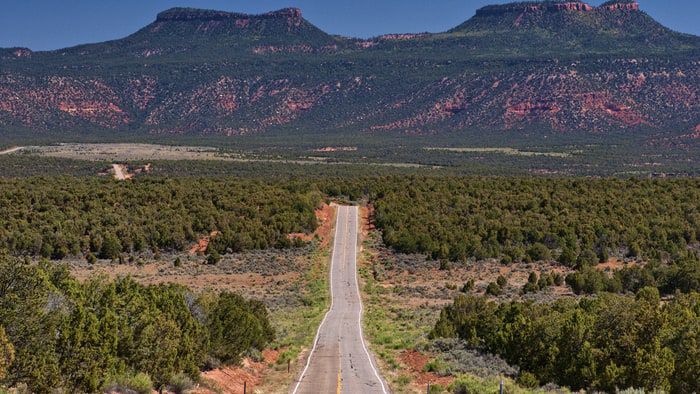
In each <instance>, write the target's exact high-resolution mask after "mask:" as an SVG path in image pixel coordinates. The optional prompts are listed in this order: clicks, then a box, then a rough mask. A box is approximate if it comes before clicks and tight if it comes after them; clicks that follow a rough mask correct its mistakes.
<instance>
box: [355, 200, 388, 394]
mask: <svg viewBox="0 0 700 394" xmlns="http://www.w3.org/2000/svg"><path fill="white" fill-rule="evenodd" d="M359 222H360V220H359V210H357V212H356V213H355V236H356V237H357V238H356V239H355V245H354V246H355V259H354V263H353V264H354V265H355V286H356V287H357V297H358V298H359V299H360V319H359V320H358V322H357V325H358V326H359V327H360V342H361V343H362V348H363V349H364V350H365V354H367V360H368V361H369V366H370V367H372V371H374V376H376V377H377V380H379V384H381V385H382V393H384V394H387V391H386V388H385V387H384V380H382V378H381V377H380V376H379V372H378V371H377V368H375V367H374V363H373V362H372V356H370V354H369V350H367V345H365V336H364V334H363V332H362V313H363V311H364V308H363V306H362V293H360V282H358V280H357V242H358V240H359V238H360V237H359V236H358V227H359Z"/></svg>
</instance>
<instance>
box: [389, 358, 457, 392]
mask: <svg viewBox="0 0 700 394" xmlns="http://www.w3.org/2000/svg"><path fill="white" fill-rule="evenodd" d="M399 360H400V361H401V363H402V364H403V365H405V366H407V367H408V370H409V371H410V373H411V376H413V384H414V385H417V386H420V387H425V386H427V385H428V383H430V384H439V385H441V386H443V387H447V386H449V385H450V383H452V381H453V380H454V377H452V376H438V375H436V374H435V373H433V372H426V371H425V365H426V364H427V363H428V361H430V357H429V356H426V355H425V354H422V353H420V352H417V351H415V350H405V351H403V352H402V353H401V355H400V356H399Z"/></svg>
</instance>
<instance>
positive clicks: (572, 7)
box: [476, 1, 595, 16]
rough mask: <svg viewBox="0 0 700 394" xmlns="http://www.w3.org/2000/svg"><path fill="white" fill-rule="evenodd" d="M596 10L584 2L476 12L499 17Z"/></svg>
mask: <svg viewBox="0 0 700 394" xmlns="http://www.w3.org/2000/svg"><path fill="white" fill-rule="evenodd" d="M594 9H595V8H594V7H592V6H590V5H588V4H586V3H584V2H582V1H569V2H557V1H545V2H522V3H511V4H503V5H489V6H486V7H483V8H480V9H478V10H477V11H476V16H498V15H504V14H509V13H522V12H544V11H583V12H585V11H593V10H594Z"/></svg>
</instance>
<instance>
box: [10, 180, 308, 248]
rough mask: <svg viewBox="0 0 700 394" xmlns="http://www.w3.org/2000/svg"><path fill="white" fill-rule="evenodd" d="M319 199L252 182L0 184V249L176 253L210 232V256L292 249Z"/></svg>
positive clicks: (287, 188)
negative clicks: (213, 253)
mask: <svg viewBox="0 0 700 394" xmlns="http://www.w3.org/2000/svg"><path fill="white" fill-rule="evenodd" d="M320 201H321V196H320V195H319V194H318V193H313V192H309V191H308V188H305V187H297V186H296V185H295V184H294V183H291V182H287V183H267V182H262V181H257V180H237V179H226V180H215V179H208V178H199V179H182V180H177V179H143V180H136V181H134V182H129V183H118V182H115V181H110V180H100V179H95V178H71V177H56V178H30V179H25V180H0V249H7V250H8V251H10V252H12V253H14V254H26V255H32V256H36V255H40V256H43V257H47V258H52V259H60V258H63V257H66V256H68V255H73V256H76V255H88V254H93V255H95V256H97V257H101V258H107V259H114V258H117V257H119V256H120V255H121V254H122V253H133V252H140V251H145V250H151V251H158V250H174V251H182V250H185V249H186V248H188V247H189V246H190V245H191V244H192V243H193V242H195V241H197V240H198V239H199V238H201V237H202V236H205V235H209V234H210V233H211V232H213V231H217V232H218V233H219V235H217V237H216V239H215V242H213V243H212V248H214V249H216V250H217V252H219V253H223V252H226V251H234V252H236V251H241V250H248V249H265V248H270V247H286V246H291V241H290V240H289V238H288V235H289V234H291V233H309V232H312V231H313V230H314V229H315V228H316V217H315V216H314V210H315V208H316V207H317V205H318V204H319V203H320Z"/></svg>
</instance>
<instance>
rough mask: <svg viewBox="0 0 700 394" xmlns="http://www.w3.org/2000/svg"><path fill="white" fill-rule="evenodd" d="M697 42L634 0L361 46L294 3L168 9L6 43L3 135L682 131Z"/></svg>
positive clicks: (689, 115) (698, 78)
mask: <svg viewBox="0 0 700 394" xmlns="http://www.w3.org/2000/svg"><path fill="white" fill-rule="evenodd" d="M699 90H700V38H699V37H696V36H691V35H686V34H681V33H677V32H673V31H671V30H669V29H667V28H665V27H664V26H662V25H660V24H658V23H657V22H656V21H654V20H653V19H652V18H651V17H650V16H649V15H647V14H646V13H644V12H642V11H640V10H639V6H638V4H637V3H636V2H634V1H611V2H607V3H605V4H603V5H601V6H599V7H592V6H589V5H587V4H585V3H583V2H578V1H546V2H524V3H512V4H507V5H498V6H487V7H484V8H482V9H480V10H478V11H477V12H476V15H475V16H474V17H472V18H471V19H469V20H468V21H466V22H465V23H463V24H461V25H460V26H457V27H455V28H454V29H451V30H449V31H447V32H444V33H437V34H428V33H426V34H396V35H387V36H382V37H377V38H374V39H370V40H359V39H352V38H344V37H338V36H332V35H329V34H327V33H325V32H323V31H321V30H320V29H318V28H317V27H315V26H314V25H313V24H311V23H310V22H308V21H307V20H305V19H304V18H303V17H302V15H301V11H299V10H298V9H283V10H280V11H275V12H270V13H267V14H262V15H247V14H237V13H227V12H220V11H209V10H197V9H188V8H175V9H171V10H167V11H165V12H162V13H160V14H159V15H158V16H157V18H156V20H155V21H154V22H153V23H152V24H150V25H148V26H146V27H144V28H143V29H141V30H140V31H138V32H136V33H134V34H133V35H131V36H128V37H126V38H123V39H120V40H115V41H109V42H105V43H98V44H88V45H81V46H77V47H73V48H67V49H62V50H58V51H51V52H32V51H30V50H27V49H22V48H11V49H2V50H0V125H2V128H4V129H13V128H15V127H17V128H31V129H33V130H36V131H37V132H41V131H47V130H51V131H57V130H59V131H63V130H71V131H80V130H85V131H88V130H92V129H95V128H106V129H114V130H115V131H143V132H152V133H178V134H223V135H234V134H250V133H261V132H265V131H269V130H275V129H282V130H290V131H293V130H297V129H304V130H314V131H318V132H343V131H374V132H385V131H408V132H412V133H435V132H450V131H456V130H461V129H485V130H506V129H527V130H556V131H562V132H569V131H584V132H606V131H609V130H620V129H629V130H636V129H639V128H650V129H656V130H659V131H661V132H666V133H670V134H678V135H680V134H688V133H689V132H691V131H692V130H693V129H695V128H696V126H698V125H700V98H699V95H700V92H699Z"/></svg>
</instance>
